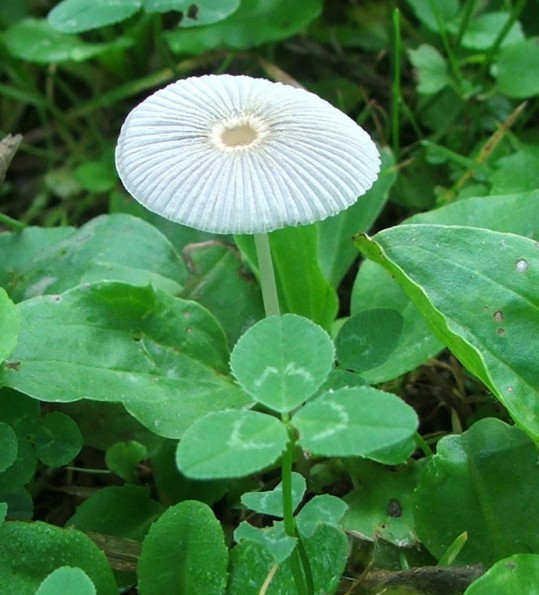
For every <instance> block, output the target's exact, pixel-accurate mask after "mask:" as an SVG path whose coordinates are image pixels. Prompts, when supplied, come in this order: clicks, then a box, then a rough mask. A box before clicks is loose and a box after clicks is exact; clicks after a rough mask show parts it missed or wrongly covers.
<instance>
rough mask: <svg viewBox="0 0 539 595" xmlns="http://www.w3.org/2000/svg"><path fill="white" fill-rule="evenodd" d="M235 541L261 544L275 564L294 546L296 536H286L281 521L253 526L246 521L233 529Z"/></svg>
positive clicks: (280, 562)
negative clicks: (268, 524) (268, 525)
mask: <svg viewBox="0 0 539 595" xmlns="http://www.w3.org/2000/svg"><path fill="white" fill-rule="evenodd" d="M234 540H235V541H236V542H237V543H241V542H242V541H251V542H253V543H257V544H259V545H261V546H262V547H263V548H264V549H265V550H266V552H267V553H269V554H270V555H271V556H272V558H273V559H274V561H275V562H276V563H277V564H282V563H283V562H284V561H285V560H286V559H287V558H288V557H289V556H290V554H291V553H292V551H293V550H294V548H295V547H296V543H297V541H298V540H297V538H295V537H290V536H288V535H287V534H286V533H285V531H284V526H283V523H276V524H274V525H273V526H271V527H253V526H252V525H250V524H249V523H248V522H247V521H243V522H242V523H240V525H239V527H238V528H237V529H236V530H235V531H234Z"/></svg>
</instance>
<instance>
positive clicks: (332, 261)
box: [317, 148, 397, 287]
mask: <svg viewBox="0 0 539 595" xmlns="http://www.w3.org/2000/svg"><path fill="white" fill-rule="evenodd" d="M380 154H381V157H382V169H381V172H380V176H379V177H378V179H377V180H376V182H375V183H374V186H373V187H372V188H371V189H370V190H369V191H368V192H367V194H365V196H362V197H360V198H359V200H358V201H357V202H356V203H355V204H353V205H352V206H351V207H350V208H348V209H346V210H345V211H342V212H341V213H339V214H338V215H335V216H334V217H328V218H327V219H324V220H323V221H319V222H318V223H317V227H318V236H319V240H318V259H319V262H320V268H321V269H322V272H323V273H324V276H325V277H326V279H327V280H328V281H329V282H330V283H331V285H333V287H338V286H339V284H340V282H341V281H342V279H343V277H344V275H345V274H346V272H347V271H348V269H349V268H350V266H351V264H352V263H353V262H354V260H355V259H356V258H357V256H358V255H357V250H356V249H355V248H354V243H353V241H352V238H353V236H354V234H356V233H358V232H360V231H365V232H367V231H369V229H370V228H371V226H372V224H373V223H374V221H375V220H376V218H377V217H378V215H379V214H380V211H381V210H382V209H383V207H384V205H385V203H386V201H387V199H388V197H389V191H390V189H391V187H392V186H393V184H394V183H395V180H396V178H397V170H396V169H395V158H394V157H393V154H392V152H391V150H390V149H388V148H384V149H382V150H381V152H380Z"/></svg>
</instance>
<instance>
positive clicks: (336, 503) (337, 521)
mask: <svg viewBox="0 0 539 595" xmlns="http://www.w3.org/2000/svg"><path fill="white" fill-rule="evenodd" d="M347 508H348V505H347V504H346V503H345V502H344V501H343V500H341V499H340V498H337V496H331V495H330V494H322V495H318V496H314V498H311V499H310V500H309V501H308V502H307V503H306V504H305V506H304V507H303V508H302V509H301V510H300V511H299V513H298V515H297V516H296V523H297V527H298V531H299V532H300V534H301V536H302V537H312V535H313V534H314V533H315V531H316V529H317V528H318V527H319V526H320V525H321V524H326V525H331V526H332V527H335V528H336V529H340V528H341V525H342V518H343V515H344V513H345V512H346V509H347Z"/></svg>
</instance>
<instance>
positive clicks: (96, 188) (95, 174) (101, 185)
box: [73, 158, 118, 194]
mask: <svg viewBox="0 0 539 595" xmlns="http://www.w3.org/2000/svg"><path fill="white" fill-rule="evenodd" d="M73 177H74V178H75V180H76V181H77V182H78V183H79V184H80V186H81V188H83V189H84V190H87V191H88V192H92V193H94V194H102V193H105V192H110V191H111V190H113V189H114V188H115V187H116V185H117V184H118V174H117V173H116V169H115V167H114V161H113V159H112V158H111V159H107V160H104V159H103V160H101V161H85V162H84V163H81V164H80V165H78V166H77V167H76V168H75V170H74V171H73Z"/></svg>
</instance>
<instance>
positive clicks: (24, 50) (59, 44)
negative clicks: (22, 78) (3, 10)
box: [2, 11, 129, 64]
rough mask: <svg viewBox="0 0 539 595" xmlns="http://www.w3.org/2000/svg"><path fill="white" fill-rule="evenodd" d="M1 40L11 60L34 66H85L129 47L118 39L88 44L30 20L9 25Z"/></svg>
mask: <svg viewBox="0 0 539 595" xmlns="http://www.w3.org/2000/svg"><path fill="white" fill-rule="evenodd" d="M95 12H98V11H95ZM2 39H3V41H4V43H5V44H6V47H7V49H8V51H9V53H10V54H11V55H12V56H14V57H15V58H20V59H21V60H24V61H26V62H32V63H34V64H58V63H62V62H69V61H73V62H84V61H86V60H89V59H91V58H95V57H96V56H99V55H100V54H102V53H104V52H107V51H110V50H111V49H121V48H122V49H125V48H126V47H127V45H128V44H129V42H128V41H127V40H126V39H124V38H121V37H120V38H118V39H117V40H115V41H114V42H110V43H89V42H86V41H82V40H81V39H79V38H78V37H75V36H74V35H65V34H64V33H59V32H58V31H55V30H54V29H53V28H52V27H51V26H50V25H49V24H48V23H47V21H46V20H38V19H30V18H29V19H24V20H22V21H18V22H17V23H15V24H14V25H11V27H9V28H8V29H7V30H6V31H5V32H4V34H3V35H2Z"/></svg>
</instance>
